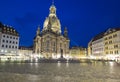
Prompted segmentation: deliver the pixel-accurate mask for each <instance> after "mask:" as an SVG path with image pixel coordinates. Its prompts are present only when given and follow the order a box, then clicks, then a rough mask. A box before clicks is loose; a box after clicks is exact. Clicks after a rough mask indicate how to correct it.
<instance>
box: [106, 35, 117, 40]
mask: <svg viewBox="0 0 120 82" xmlns="http://www.w3.org/2000/svg"><path fill="white" fill-rule="evenodd" d="M116 37H117V34H114V35H113V36H109V37H106V38H105V40H108V39H112V38H116Z"/></svg>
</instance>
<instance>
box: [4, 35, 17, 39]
mask: <svg viewBox="0 0 120 82" xmlns="http://www.w3.org/2000/svg"><path fill="white" fill-rule="evenodd" d="M3 37H4V38H5V37H6V38H10V39H16V40H18V38H16V37H12V36H8V35H3Z"/></svg>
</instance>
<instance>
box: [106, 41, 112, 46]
mask: <svg viewBox="0 0 120 82" xmlns="http://www.w3.org/2000/svg"><path fill="white" fill-rule="evenodd" d="M112 43H113V42H112V41H109V42H105V45H107V44H112Z"/></svg>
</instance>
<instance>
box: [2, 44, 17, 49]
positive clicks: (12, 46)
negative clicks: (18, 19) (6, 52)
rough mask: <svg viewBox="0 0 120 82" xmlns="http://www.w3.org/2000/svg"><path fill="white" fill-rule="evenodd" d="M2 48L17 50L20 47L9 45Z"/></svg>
mask: <svg viewBox="0 0 120 82" xmlns="http://www.w3.org/2000/svg"><path fill="white" fill-rule="evenodd" d="M2 48H13V49H14V48H16V49H17V48H18V47H17V46H11V45H9V46H8V45H2Z"/></svg>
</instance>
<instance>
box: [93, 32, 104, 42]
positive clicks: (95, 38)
mask: <svg viewBox="0 0 120 82" xmlns="http://www.w3.org/2000/svg"><path fill="white" fill-rule="evenodd" d="M104 33H105V32H101V33H99V34H97V35H96V36H95V37H94V38H93V40H92V41H95V40H98V39H101V38H103V36H104Z"/></svg>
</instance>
